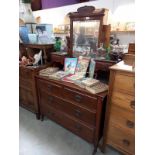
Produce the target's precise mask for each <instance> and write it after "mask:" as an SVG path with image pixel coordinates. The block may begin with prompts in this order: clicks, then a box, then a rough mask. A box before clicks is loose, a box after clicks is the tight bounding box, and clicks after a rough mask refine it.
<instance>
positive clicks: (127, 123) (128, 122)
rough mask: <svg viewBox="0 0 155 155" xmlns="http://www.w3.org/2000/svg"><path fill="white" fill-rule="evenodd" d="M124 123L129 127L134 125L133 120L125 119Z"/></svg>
mask: <svg viewBox="0 0 155 155" xmlns="http://www.w3.org/2000/svg"><path fill="white" fill-rule="evenodd" d="M126 125H127V126H128V127H129V128H133V127H134V122H132V121H129V120H127V121H126Z"/></svg>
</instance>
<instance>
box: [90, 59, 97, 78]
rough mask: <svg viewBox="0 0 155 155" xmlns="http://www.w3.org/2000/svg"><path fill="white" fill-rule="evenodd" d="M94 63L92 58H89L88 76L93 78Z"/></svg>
mask: <svg viewBox="0 0 155 155" xmlns="http://www.w3.org/2000/svg"><path fill="white" fill-rule="evenodd" d="M95 65H96V62H95V61H94V59H91V61H90V65H89V77H90V78H94V72H95Z"/></svg>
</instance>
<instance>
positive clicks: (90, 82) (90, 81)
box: [82, 78, 99, 87]
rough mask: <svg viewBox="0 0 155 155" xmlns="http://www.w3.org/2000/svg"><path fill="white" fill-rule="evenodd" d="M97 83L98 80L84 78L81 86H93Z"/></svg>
mask: <svg viewBox="0 0 155 155" xmlns="http://www.w3.org/2000/svg"><path fill="white" fill-rule="evenodd" d="M97 83H99V80H96V79H93V78H86V79H84V80H82V84H84V85H85V86H88V87H90V86H94V85H96V84H97Z"/></svg>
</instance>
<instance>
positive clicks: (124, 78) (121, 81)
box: [113, 72, 135, 95]
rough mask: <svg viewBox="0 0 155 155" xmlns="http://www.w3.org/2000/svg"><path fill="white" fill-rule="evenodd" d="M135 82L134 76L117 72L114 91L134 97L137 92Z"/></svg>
mask: <svg viewBox="0 0 155 155" xmlns="http://www.w3.org/2000/svg"><path fill="white" fill-rule="evenodd" d="M134 80H135V78H134V76H131V75H126V74H120V73H119V72H116V75H115V82H114V86H113V89H114V91H115V90H116V91H117V90H119V91H121V92H122V93H128V94H131V95H134V92H135V88H134V87H135V86H134V85H135V84H134V83H135V81H134Z"/></svg>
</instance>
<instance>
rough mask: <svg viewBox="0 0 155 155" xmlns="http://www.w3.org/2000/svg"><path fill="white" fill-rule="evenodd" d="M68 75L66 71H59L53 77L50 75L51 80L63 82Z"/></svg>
mask: <svg viewBox="0 0 155 155" xmlns="http://www.w3.org/2000/svg"><path fill="white" fill-rule="evenodd" d="M67 75H68V73H67V72H65V71H58V72H56V73H53V74H52V75H49V78H51V79H55V80H61V79H62V78H64V77H65V76H67Z"/></svg>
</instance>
